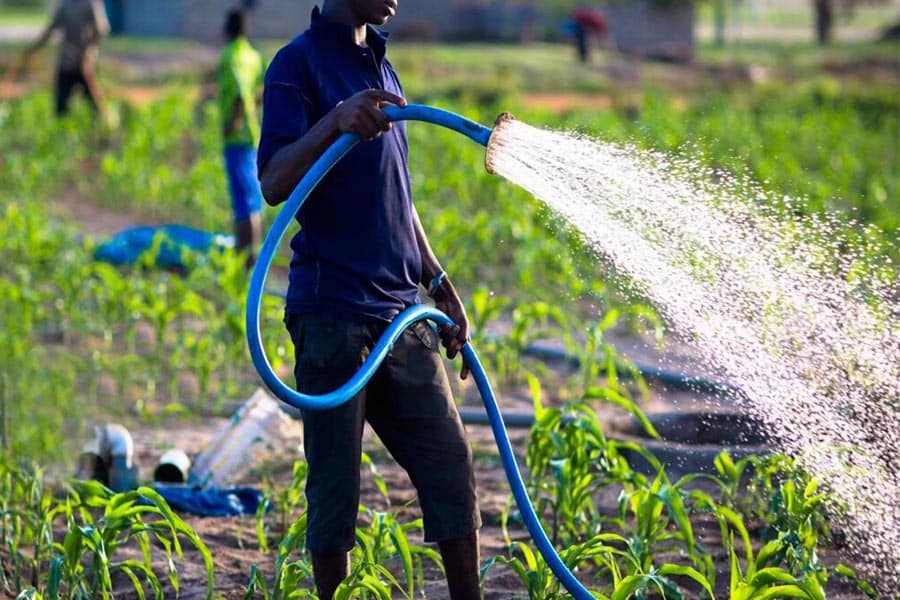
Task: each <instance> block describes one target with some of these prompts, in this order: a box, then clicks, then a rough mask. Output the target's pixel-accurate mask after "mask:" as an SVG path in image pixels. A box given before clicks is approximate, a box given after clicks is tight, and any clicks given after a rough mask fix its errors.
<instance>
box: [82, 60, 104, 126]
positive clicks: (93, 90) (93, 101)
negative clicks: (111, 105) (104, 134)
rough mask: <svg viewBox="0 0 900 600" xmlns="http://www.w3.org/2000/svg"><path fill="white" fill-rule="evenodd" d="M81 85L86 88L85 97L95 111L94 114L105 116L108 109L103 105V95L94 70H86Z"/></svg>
mask: <svg viewBox="0 0 900 600" xmlns="http://www.w3.org/2000/svg"><path fill="white" fill-rule="evenodd" d="M81 85H82V86H83V87H84V96H85V98H87V101H88V103H90V105H91V107H92V108H93V109H94V112H95V113H97V114H98V115H101V116H103V115H104V114H106V108H105V105H104V104H103V94H102V93H101V91H100V83H99V82H98V81H97V74H96V73H95V72H94V71H93V69H85V70H84V71H83V72H82V74H81Z"/></svg>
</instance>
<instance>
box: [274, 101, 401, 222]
mask: <svg viewBox="0 0 900 600" xmlns="http://www.w3.org/2000/svg"><path fill="white" fill-rule="evenodd" d="M386 104H396V105H398V106H405V105H406V100H404V99H403V98H401V97H400V96H397V95H395V94H392V93H390V92H386V91H384V90H376V89H373V90H364V91H362V92H358V93H356V94H354V95H353V96H351V97H350V98H348V99H347V100H346V101H344V102H341V103H340V104H338V105H337V106H336V107H334V108H333V109H332V110H331V111H329V112H328V113H327V114H326V115H325V116H324V117H322V118H321V119H319V121H318V122H316V124H315V125H313V126H312V127H311V128H310V130H309V131H308V132H306V135H304V136H303V137H301V138H300V139H298V140H296V141H295V142H293V143H291V144H289V145H287V146H284V147H283V148H281V149H280V150H278V152H276V153H275V155H274V156H272V158H271V159H269V161H268V162H267V163H266V164H265V166H264V167H263V170H262V171H261V172H260V174H259V180H260V184H261V187H262V193H263V197H264V198H265V199H266V202H267V203H268V204H269V205H270V206H277V205H279V204H281V203H282V202H284V201H285V200H287V198H288V196H290V195H291V192H292V191H293V189H294V187H295V186H296V185H297V183H298V182H299V181H300V179H301V178H302V177H303V176H304V175H305V174H306V172H307V171H308V170H309V168H310V167H311V166H312V165H313V163H315V161H316V159H318V158H319V156H321V155H322V153H323V152H324V151H325V150H327V149H328V147H329V146H331V144H333V143H334V141H335V140H337V139H338V137H339V136H340V135H341V134H343V133H355V134H357V135H359V136H360V138H362V139H363V140H365V141H368V140H372V139H374V138H376V137H378V136H379V135H381V133H382V132H385V131H388V130H389V129H390V128H391V123H390V121H389V120H388V119H387V117H385V116H384V113H383V112H382V111H381V108H382V107H383V106H385V105H386Z"/></svg>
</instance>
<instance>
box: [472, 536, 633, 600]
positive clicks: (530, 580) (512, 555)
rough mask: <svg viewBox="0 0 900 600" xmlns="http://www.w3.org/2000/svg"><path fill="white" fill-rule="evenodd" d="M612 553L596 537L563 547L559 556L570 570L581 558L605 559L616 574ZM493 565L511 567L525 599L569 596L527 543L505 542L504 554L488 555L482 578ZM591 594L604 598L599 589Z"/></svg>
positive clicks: (555, 598) (600, 560)
mask: <svg viewBox="0 0 900 600" xmlns="http://www.w3.org/2000/svg"><path fill="white" fill-rule="evenodd" d="M614 552H615V550H613V549H612V548H607V547H606V546H605V545H604V543H603V541H602V539H601V538H600V537H599V536H598V537H594V538H593V539H591V540H588V541H587V542H584V543H579V544H575V545H572V546H569V547H567V548H566V549H565V550H562V551H561V552H560V553H559V557H560V559H561V560H562V561H563V564H565V565H566V567H568V568H570V569H574V568H576V567H578V566H579V564H580V563H581V561H586V560H591V561H594V562H601V563H603V562H605V563H606V564H607V567H608V569H609V571H610V572H613V573H618V570H617V566H616V561H615V560H611V559H610V558H609V555H610V554H612V553H614ZM497 564H502V565H506V566H508V567H509V568H510V569H512V571H513V572H514V573H515V574H516V577H518V579H519V581H520V582H521V583H522V586H523V587H524V588H525V591H526V592H527V593H528V598H529V600H562V599H563V598H568V597H570V596H569V595H568V593H567V592H566V591H565V589H564V588H563V587H562V584H560V582H559V580H558V579H557V578H556V576H555V575H554V574H553V572H552V571H551V570H550V567H549V566H548V565H547V563H546V561H545V560H544V557H543V556H542V555H541V554H539V553H537V552H535V551H534V550H532V548H531V547H530V546H529V545H527V544H523V543H520V542H512V543H510V544H509V548H508V554H507V556H492V557H491V558H489V559H488V560H487V561H486V562H485V564H484V566H483V567H482V570H481V577H482V579H484V578H485V577H486V576H487V573H488V572H489V570H490V569H492V568H493V567H494V565H497ZM594 595H595V596H596V597H597V598H600V599H607V598H608V596H604V595H602V594H601V593H599V592H594Z"/></svg>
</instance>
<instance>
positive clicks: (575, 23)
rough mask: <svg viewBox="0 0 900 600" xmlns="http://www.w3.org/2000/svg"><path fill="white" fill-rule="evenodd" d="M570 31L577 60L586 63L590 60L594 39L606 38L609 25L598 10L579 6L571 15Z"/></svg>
mask: <svg viewBox="0 0 900 600" xmlns="http://www.w3.org/2000/svg"><path fill="white" fill-rule="evenodd" d="M572 29H573V33H574V35H575V48H576V50H577V51H578V60H580V61H581V62H583V63H586V62H588V59H589V58H590V50H591V44H592V43H593V42H594V40H595V39H597V40H602V39H604V38H605V37H606V35H607V34H608V32H609V24H608V23H607V22H606V17H604V16H603V13H602V12H600V11H599V10H598V9H596V8H593V7H591V6H579V7H578V8H576V9H575V11H574V12H573V13H572Z"/></svg>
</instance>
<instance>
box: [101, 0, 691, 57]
mask: <svg viewBox="0 0 900 600" xmlns="http://www.w3.org/2000/svg"><path fill="white" fill-rule="evenodd" d="M106 1H107V2H108V3H110V2H116V3H118V4H119V5H120V7H121V9H122V15H123V19H122V20H123V27H122V29H123V32H124V33H127V34H136V35H169V36H185V37H188V38H192V39H196V40H200V41H204V42H210V43H217V42H220V41H221V39H222V24H223V22H224V19H225V13H226V12H227V11H228V10H229V9H230V8H233V7H235V6H240V5H241V4H242V3H243V4H246V5H250V6H252V8H251V10H250V31H251V37H253V38H257V39H260V38H264V39H276V40H284V41H287V40H289V39H291V38H292V37H294V36H295V35H297V34H298V33H300V32H302V31H303V30H305V29H306V28H307V26H308V25H309V15H310V12H311V11H312V8H313V7H314V6H316V5H317V4H321V1H320V0H106ZM602 9H603V12H604V14H605V15H606V17H607V20H608V21H609V24H610V32H611V35H612V37H613V40H614V42H615V45H616V47H617V48H618V49H620V50H622V51H623V52H631V53H635V54H641V55H644V56H656V57H667V58H676V59H684V58H690V56H691V54H692V53H693V47H694V11H693V7H692V6H691V5H684V6H679V7H676V8H667V9H665V10H663V9H659V8H657V7H656V6H655V5H654V4H653V3H652V2H650V1H649V0H632V1H629V2H610V3H609V4H608V5H606V6H604V7H602ZM558 25H559V27H552V26H551V27H548V25H547V22H546V21H543V20H542V18H541V17H540V15H539V13H538V12H537V11H536V10H535V9H534V8H533V7H531V6H530V5H529V4H528V3H527V2H511V1H509V0H506V1H504V0H402V2H401V3H400V10H399V13H398V15H397V16H396V17H395V18H394V19H392V20H391V21H390V22H389V23H388V25H387V27H386V29H387V30H388V31H391V32H392V33H393V34H394V35H395V36H397V38H400V39H416V40H453V41H460V40H493V41H519V40H522V39H529V38H530V37H531V35H532V32H533V31H535V29H536V28H537V27H542V28H544V29H545V30H549V31H554V30H556V29H558V30H560V31H561V30H562V27H561V25H562V23H559V24H558Z"/></svg>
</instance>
